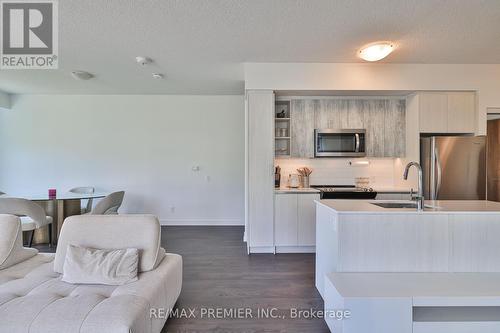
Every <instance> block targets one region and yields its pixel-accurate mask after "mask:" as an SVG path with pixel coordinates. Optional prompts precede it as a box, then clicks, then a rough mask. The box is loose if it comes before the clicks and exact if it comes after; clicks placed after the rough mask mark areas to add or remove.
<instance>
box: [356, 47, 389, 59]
mask: <svg viewBox="0 0 500 333" xmlns="http://www.w3.org/2000/svg"><path fill="white" fill-rule="evenodd" d="M394 48H395V47H394V43H391V42H376V43H371V44H368V45H365V46H363V47H362V48H361V50H359V52H358V56H359V57H360V58H361V59H363V60H366V61H379V60H381V59H384V58H385V57H387V56H388V55H389V54H390V53H391V52H392V51H394Z"/></svg>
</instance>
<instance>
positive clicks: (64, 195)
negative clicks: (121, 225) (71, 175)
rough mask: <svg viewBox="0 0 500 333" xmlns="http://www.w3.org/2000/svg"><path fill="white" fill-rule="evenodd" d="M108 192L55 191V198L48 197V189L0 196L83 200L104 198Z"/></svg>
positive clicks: (41, 199) (37, 199) (45, 199)
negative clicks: (40, 191)
mask: <svg viewBox="0 0 500 333" xmlns="http://www.w3.org/2000/svg"><path fill="white" fill-rule="evenodd" d="M108 194H109V193H105V192H94V193H73V192H57V195H56V197H55V198H51V197H49V193H48V191H47V192H46V193H36V192H35V193H29V192H28V193H22V192H19V193H6V194H2V195H0V198H24V199H28V200H33V201H49V200H85V199H96V198H104V197H105V196H107V195H108Z"/></svg>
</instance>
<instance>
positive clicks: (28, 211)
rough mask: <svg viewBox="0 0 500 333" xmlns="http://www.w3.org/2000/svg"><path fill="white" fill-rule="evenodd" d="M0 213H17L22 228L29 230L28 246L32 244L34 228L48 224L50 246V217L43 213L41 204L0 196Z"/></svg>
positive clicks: (50, 242) (50, 244)
mask: <svg viewBox="0 0 500 333" xmlns="http://www.w3.org/2000/svg"><path fill="white" fill-rule="evenodd" d="M0 214H11V215H17V216H19V217H20V219H21V224H22V230H23V231H30V232H31V234H30V239H29V241H28V246H29V247H31V245H32V244H33V235H34V234H35V230H36V229H40V228H41V227H44V226H46V225H48V229H49V246H52V217H50V216H46V215H45V210H44V209H43V208H42V206H40V205H38V204H36V203H34V202H33V201H30V200H27V199H22V198H0Z"/></svg>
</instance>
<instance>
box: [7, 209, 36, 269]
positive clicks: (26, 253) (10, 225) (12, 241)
mask: <svg viewBox="0 0 500 333" xmlns="http://www.w3.org/2000/svg"><path fill="white" fill-rule="evenodd" d="M37 253H38V251H37V250H35V249H29V248H24V247H23V233H22V227H21V220H20V219H19V217H17V216H14V215H6V214H0V269H4V268H7V267H10V266H12V265H15V264H17V263H19V262H21V261H24V260H27V259H29V258H31V257H33V256H35V255H36V254H37Z"/></svg>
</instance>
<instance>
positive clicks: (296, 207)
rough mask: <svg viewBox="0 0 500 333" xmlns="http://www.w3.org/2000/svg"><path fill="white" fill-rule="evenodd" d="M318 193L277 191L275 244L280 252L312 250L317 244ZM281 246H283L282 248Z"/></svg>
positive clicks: (275, 199) (275, 197)
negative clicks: (316, 205)
mask: <svg viewBox="0 0 500 333" xmlns="http://www.w3.org/2000/svg"><path fill="white" fill-rule="evenodd" d="M319 198H320V196H319V194H318V193H276V194H275V196H274V201H275V202H274V245H275V246H276V250H277V251H278V252H312V251H313V250H314V246H315V245H316V227H315V226H316V208H315V204H314V201H315V200H319ZM280 247H281V248H280Z"/></svg>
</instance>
